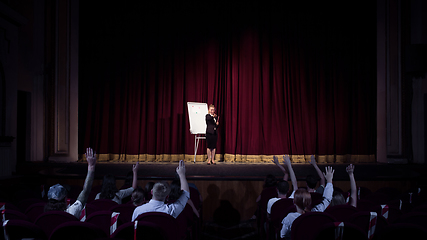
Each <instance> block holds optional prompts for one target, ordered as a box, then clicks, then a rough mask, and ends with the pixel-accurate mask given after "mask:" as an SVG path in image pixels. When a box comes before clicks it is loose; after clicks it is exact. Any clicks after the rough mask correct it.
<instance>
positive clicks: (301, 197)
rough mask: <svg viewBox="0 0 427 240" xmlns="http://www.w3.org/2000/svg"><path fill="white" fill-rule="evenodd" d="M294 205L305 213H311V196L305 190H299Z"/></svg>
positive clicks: (296, 192)
mask: <svg viewBox="0 0 427 240" xmlns="http://www.w3.org/2000/svg"><path fill="white" fill-rule="evenodd" d="M294 204H295V205H296V206H298V207H299V208H300V209H302V210H303V211H304V212H309V211H310V209H309V207H310V205H311V194H310V193H309V192H307V190H306V189H304V188H299V189H298V190H296V191H295V194H294Z"/></svg>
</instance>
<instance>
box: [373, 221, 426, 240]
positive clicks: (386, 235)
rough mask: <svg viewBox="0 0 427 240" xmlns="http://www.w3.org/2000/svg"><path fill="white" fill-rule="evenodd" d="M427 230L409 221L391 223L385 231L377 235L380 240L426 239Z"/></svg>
mask: <svg viewBox="0 0 427 240" xmlns="http://www.w3.org/2000/svg"><path fill="white" fill-rule="evenodd" d="M425 236H427V230H426V229H425V228H422V227H420V226H418V225H414V224H408V223H398V224H390V225H389V226H388V227H387V228H386V229H385V230H384V232H383V233H382V234H381V235H379V236H378V237H376V239H378V240H401V239H424V238H425Z"/></svg>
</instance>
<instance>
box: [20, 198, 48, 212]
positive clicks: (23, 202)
mask: <svg viewBox="0 0 427 240" xmlns="http://www.w3.org/2000/svg"><path fill="white" fill-rule="evenodd" d="M41 202H43V200H41V199H40V198H27V199H23V200H21V201H19V202H18V203H17V205H16V206H17V207H18V208H19V209H21V212H25V211H26V210H27V209H28V208H29V207H30V206H31V205H33V204H35V203H41Z"/></svg>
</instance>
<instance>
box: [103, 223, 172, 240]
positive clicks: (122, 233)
mask: <svg viewBox="0 0 427 240" xmlns="http://www.w3.org/2000/svg"><path fill="white" fill-rule="evenodd" d="M134 224H135V223H134V222H128V223H124V224H122V225H121V226H120V227H118V228H117V230H116V231H115V232H114V233H113V235H111V238H115V239H134V226H135V225H134ZM136 239H144V240H162V239H164V240H166V239H168V238H167V236H166V235H165V234H164V232H163V230H162V228H161V227H160V226H158V225H156V224H154V223H152V222H146V221H138V225H137V230H136Z"/></svg>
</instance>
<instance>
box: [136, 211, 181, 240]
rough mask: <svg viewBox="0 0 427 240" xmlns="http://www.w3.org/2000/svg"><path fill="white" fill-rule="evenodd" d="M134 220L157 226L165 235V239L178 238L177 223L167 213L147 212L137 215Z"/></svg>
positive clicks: (172, 239)
mask: <svg viewBox="0 0 427 240" xmlns="http://www.w3.org/2000/svg"><path fill="white" fill-rule="evenodd" d="M136 220H138V221H144V222H151V223H153V224H155V225H157V226H159V227H160V228H161V229H162V231H163V232H164V233H165V235H166V236H167V239H169V240H174V239H178V237H179V236H178V234H177V232H178V223H177V220H176V219H175V218H174V217H172V216H171V215H169V214H166V213H162V212H147V213H143V214H141V215H139V216H138V217H137V218H136Z"/></svg>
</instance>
